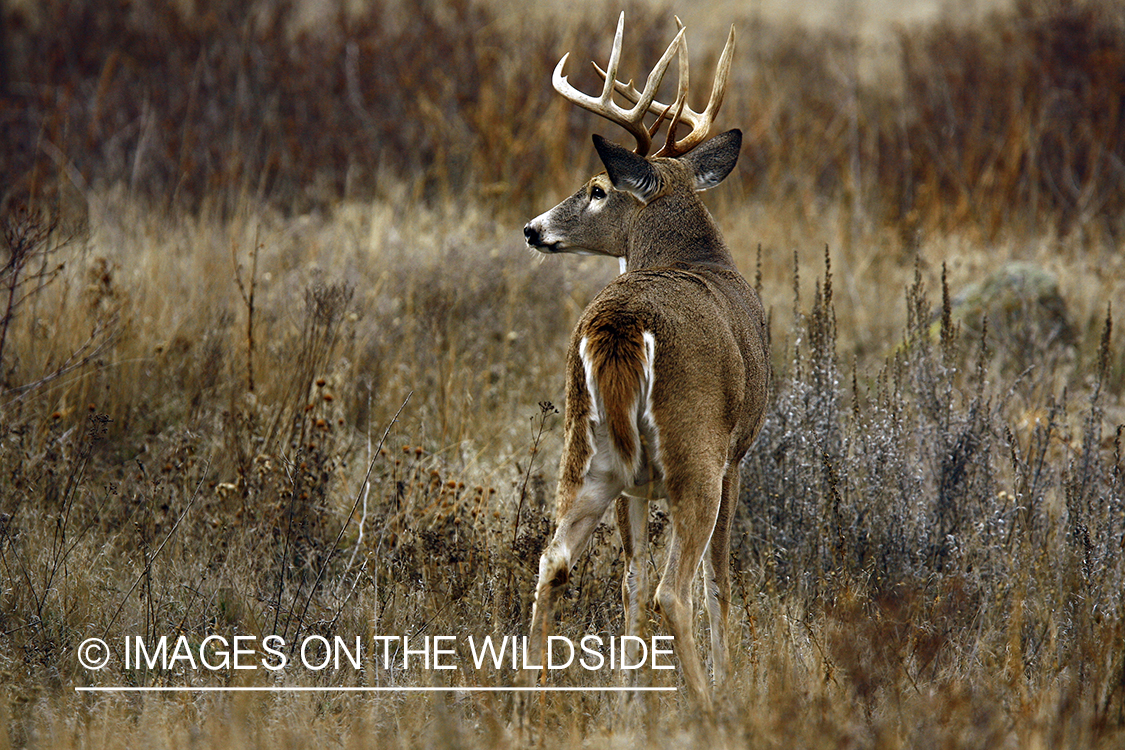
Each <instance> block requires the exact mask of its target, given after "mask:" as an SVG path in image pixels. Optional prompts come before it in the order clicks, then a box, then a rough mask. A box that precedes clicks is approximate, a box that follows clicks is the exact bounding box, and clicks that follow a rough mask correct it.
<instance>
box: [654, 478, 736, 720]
mask: <svg viewBox="0 0 1125 750" xmlns="http://www.w3.org/2000/svg"><path fill="white" fill-rule="evenodd" d="M711 476H713V477H714V478H713V479H708V478H707V475H706V474H705V475H704V477H692V478H690V479H688V480H687V481H683V482H680V483H679V484H680V487H679V488H678V489H674V488H673V487H672V486H671V485H669V487H668V503H669V510H670V515H671V516H672V538H671V541H670V543H669V545H668V557H667V560H666V561H665V564H664V572H663V574H662V576H661V578H660V585H659V586H657V587H656V602H657V605H658V606H659V607H660V611H661V613H662V614H663V615H664V618H665V620H666V621H667V623H668V629H669V630H670V631H671V633H672V636H673V638H674V639H675V651H676V654H677V655H678V656H679V658H680V667H681V669H683V672H684V682H685V683H686V684H687V687H688V691H689V692H690V693H691V695H692V698H693V699H694V700H695V701H696V703H697V704H698V705H699V706H700V707H701V708H702V709H703V710H704V711H707V712H710V710H711V697H710V691H709V690H708V689H707V683H706V681H705V679H704V674H703V665H702V664H701V662H700V660H699V652H698V651H697V650H696V647H695V637H694V635H693V634H692V611H693V609H692V596H691V586H692V581H693V580H694V578H695V573H696V571H697V570H698V568H699V563H700V560H701V559H702V558H703V553H704V552H705V551H706V549H707V545H708V543H709V542H710V539H711V534H712V531H713V530H714V528H715V518H716V515H717V514H718V511H719V505H720V503H721V497H722V479H721V473H720V472H718V471H716V472H713V473H712V474H711Z"/></svg>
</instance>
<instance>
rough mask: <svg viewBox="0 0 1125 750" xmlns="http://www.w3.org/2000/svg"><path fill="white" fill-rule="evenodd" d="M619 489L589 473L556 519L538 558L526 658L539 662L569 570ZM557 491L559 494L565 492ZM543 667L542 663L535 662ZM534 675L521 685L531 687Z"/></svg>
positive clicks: (611, 481)
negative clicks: (537, 580)
mask: <svg viewBox="0 0 1125 750" xmlns="http://www.w3.org/2000/svg"><path fill="white" fill-rule="evenodd" d="M622 489H623V482H621V481H620V480H618V479H615V478H613V477H611V476H609V475H607V474H604V473H601V472H594V471H591V472H590V473H588V474H587V475H586V476H585V477H584V478H583V479H582V481H581V483H580V485H579V487H578V488H577V491H575V493H574V502H573V503H571V504H570V505H569V508H568V509H567V511H566V512H565V513H563V515H562V516H561V517H560V518H559V521H558V526H557V528H556V529H555V535H554V536H553V537H552V538H551V541H550V543H548V545H547V548H546V549H545V550H544V551H543V555H542V557H540V558H539V582H538V584H537V585H536V587H535V604H534V606H533V607H532V609H531V633H530V637H529V639H528V651H527V653H528V656H529V658H532V659H541V658H543V649H544V648H545V646H546V644H547V638H548V637H549V636H550V634H551V626H552V624H553V622H554V604H555V599H556V598H557V597H558V594H559V592H560V591H562V589H563V587H565V585H566V582H567V580H568V579H569V578H570V567H571V565H573V564H574V561H575V560H576V559H577V558H578V556H579V555H580V554H581V553H582V550H583V549H585V548H586V544H587V542H589V541H590V536H591V535H592V534H593V533H594V529H595V528H597V525H598V522H599V521H601V518H602V516H603V515H605V511H606V509H607V508H608V507H609V504H610V502H612V501H613V498H615V497H616V496H617V495H618V493H620V492H621V490H622ZM567 491H568V488H565V487H564V488H561V489H560V492H567ZM539 663H545V662H539ZM534 680H535V676H534V673H532V675H530V677H529V679H528V678H525V681H528V682H531V683H534Z"/></svg>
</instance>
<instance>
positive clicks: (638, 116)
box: [523, 14, 769, 710]
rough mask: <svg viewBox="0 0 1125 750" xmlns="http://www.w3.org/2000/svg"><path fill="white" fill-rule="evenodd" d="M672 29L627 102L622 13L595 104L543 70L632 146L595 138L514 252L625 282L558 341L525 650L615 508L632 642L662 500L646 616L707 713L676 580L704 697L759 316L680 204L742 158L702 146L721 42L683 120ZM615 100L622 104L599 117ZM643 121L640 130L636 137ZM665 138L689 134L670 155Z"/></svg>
mask: <svg viewBox="0 0 1125 750" xmlns="http://www.w3.org/2000/svg"><path fill="white" fill-rule="evenodd" d="M676 22H677V25H678V26H679V27H680V30H679V33H678V34H677V35H676V38H675V39H674V40H673V41H672V43H671V44H670V45H669V47H668V49H667V51H666V52H665V53H664V55H663V57H662V58H661V60H660V62H659V63H658V64H657V66H656V68H654V70H653V71H652V73H651V74H650V75H649V77H648V80H647V82H646V84H645V88H644V91H637V90H636V89H634V88H633V86H632V84H631V82H630V83H629V84H624V83H621V82H620V81H618V80H617V79H616V76H617V67H618V62H619V59H620V55H621V35H622V27H623V24H624V14H622V16H621V19H620V20H619V22H618V25H617V33H616V35H615V37H614V41H613V51H612V53H611V54H610V59H609V65H608V67H607V69H606V70H605V71H602V70H601V69H600V68H598V72H599V74H601V75H602V76H604V78H605V86H604V89H603V91H602V93H601V95H600V96H598V97H591V96H587V95H585V94H582V93H581V92H579V91H577V90H575V89H574V88H573V87H572V86H571V85H570V84H569V83H567V79H566V77H565V76H564V75H563V74H562V71H563V67H564V66H565V64H566V59H567V58H566V57H565V56H564V57H563V58H562V60H561V61H560V62H559V64H558V67H556V68H555V73H554V77H553V84H554V87H555V89H556V90H557V91H558V92H559V93H560V94H562V95H563V96H564V97H565V98H566V99H568V100H569V101H571V102H573V103H575V104H577V105H579V106H581V107H584V108H586V109H588V110H591V111H592V112H595V113H597V114H599V115H601V116H603V117H605V118H607V119H608V120H610V121H611V122H614V123H616V124H618V125H621V126H622V127H624V128H625V129H626V130H627V131H628V132H629V133H631V134H632V135H633V136H634V137H635V139H636V141H637V148H636V151H635V152H630V151H628V150H627V149H625V148H622V147H621V146H617V145H615V144H613V143H610V142H608V141H606V140H605V139H603V138H601V137H599V136H597V135H595V136H594V147H595V148H596V149H597V152H598V155H599V156H600V157H601V160H602V163H603V164H604V165H605V168H606V171H605V172H604V173H602V174H598V175H596V176H595V177H593V178H592V179H591V180H590V181H589V182H587V183H586V184H585V185H584V186H583V187H582V189H580V190H579V191H578V192H577V193H575V194H574V195H572V196H571V197H570V198H567V199H566V200H565V201H563V202H562V203H560V204H559V205H558V206H556V207H554V208H552V209H551V210H550V211H548V212H547V213H545V214H543V215H542V216H539V217H537V218H535V219H533V220H532V221H531V222H530V223H528V224H527V226H526V227H524V235H525V236H526V238H527V243H528V245H529V246H531V247H533V248H535V249H537V250H539V251H540V252H544V253H563V252H571V253H591V254H597V255H608V256H613V257H617V258H620V259H622V261H623V269H624V270H623V273H622V275H621V276H619V277H617V279H616V280H615V281H613V282H612V283H611V284H610V285H609V286H607V287H606V288H605V289H604V290H603V291H602V292H601V293H600V294H598V296H597V297H595V298H594V301H593V302H591V303H590V305H589V307H587V308H586V310H585V312H584V313H583V315H582V318H581V320H579V322H578V325H577V327H576V328H575V329H574V334H573V336H572V337H571V342H570V351H569V353H568V355H567V364H566V418H565V429H566V436H565V445H564V448H563V456H562V462H561V466H560V469H559V484H558V494H557V500H556V503H557V507H556V522H557V527H556V531H555V534H554V537H553V538H552V539H551V541H550V543H549V544H548V546H547V548H546V550H545V551H544V552H543V556H542V558H541V559H540V561H539V581H538V584H537V587H536V592H535V605H534V608H533V610H532V616H531V636H530V639H529V648H528V652H529V653H532V654H540V653H541V652H542V649H543V646H544V644H546V643H547V642H548V640H547V637H548V635H549V631H550V628H551V625H552V617H553V612H552V610H553V607H554V601H555V598H556V596H557V594H558V592H559V591H560V589H561V588H562V587H563V586H564V585H565V584H566V581H567V578H568V576H569V573H570V568H571V565H572V564H573V563H574V562H575V560H576V559H577V557H578V555H579V554H580V553H581V552H582V550H583V549H584V548H585V546H586V543H587V542H588V541H589V539H590V535H591V533H592V532H593V531H594V528H595V527H596V526H597V524H598V523H599V521H600V520H601V518H602V516H603V515H604V514H605V511H606V510H607V509H608V508H609V505H610V503H611V502H613V500H614V499H615V498H616V499H617V522H618V526H619V528H620V532H621V540H622V544H623V547H624V551H625V558H626V574H625V580H624V582H623V585H622V598H623V600H624V606H625V621H626V632H627V634H630V635H638V636H641V635H643V633H642V631H643V629H644V626H645V622H646V619H647V618H646V616H645V614H644V605H645V603H646V602H645V601H644V598H645V596H646V588H647V586H646V583H647V581H646V579H647V574H646V567H645V557H646V555H645V548H646V545H647V543H648V498H650V497H666V498H667V502H668V511H669V515H670V517H671V528H672V535H671V539H670V541H669V544H668V549H667V559H666V561H665V563H664V572H663V573H662V575H661V577H660V583H659V585H658V586H657V589H656V597H655V599H656V605H657V606H658V607H659V609H660V611H661V612H662V613H663V616H664V618H665V621H666V622H667V626H668V628H669V630H670V631H671V634H672V635H673V636H674V639H675V641H674V643H675V646H674V650H675V653H676V655H677V657H678V659H679V662H680V665H681V669H682V670H683V674H684V681H685V683H686V684H687V687H688V689H689V691H690V693H691V695H692V697H693V698H695V699H696V700H697V701H698V704H699V705H701V706H702V707H704V708H705V709H708V710H709V709H710V706H711V699H710V690H708V689H707V686H706V678H705V675H704V670H703V666H702V664H701V662H700V658H699V653H698V651H697V650H696V646H695V639H694V638H693V636H692V620H693V617H692V612H693V608H692V581H693V578H694V575H695V572H696V570H697V569H698V567H699V563H700V560H702V561H703V564H704V571H705V579H704V592H705V596H706V600H707V610H708V615H709V620H710V625H711V656H712V665H713V670H714V677H715V681H716V683H717V684H718V683H721V682H722V681H723V679H724V678H725V676H726V673H727V671H728V655H727V637H726V623H727V613H728V609H729V603H730V574H729V569H728V555H729V546H730V530H731V521H732V519H733V517H734V510H735V503H736V502H738V489H739V463H740V461H741V460H742V457H743V455H745V453H746V451H747V449H748V448H749V447H750V444H751V443H752V442H753V441H754V438H755V437H757V434H758V431H759V429H760V428H761V424H762V415H763V410H764V408H765V403H766V390H767V386H768V380H769V365H768V352H767V332H766V322H765V316H764V314H763V311H762V304H761V301H760V300H759V299H758V295H757V293H756V292H755V291H754V289H753V288H752V287H751V286H750V285H749V284H747V283H746V280H745V279H744V278H743V277H742V276H741V275H740V274H739V273H738V270H737V269H736V268H735V266H734V261H733V259H732V257H731V254H730V251H729V250H728V249H727V246H726V244H725V243H724V242H723V238H722V236H721V235H720V233H719V229H718V227H717V226H716V225H715V222H714V220H713V219H712V218H711V215H710V214H709V213H708V211H707V209H706V208H705V207H704V205H703V203H702V201H700V199H699V197H698V196H697V195H696V193H698V192H699V191H701V190H706V189H707V188H710V187H714V186H715V185H717V184H718V183H719V182H721V181H722V180H723V178H725V177H726V176H727V175H728V174H730V172H731V170H732V169H734V165H735V162H736V161H737V159H738V152H739V147H740V146H741V143H742V134H741V132H740V131H738V130H730V131H727V132H725V133H722V134H720V135H717V136H715V137H714V138H712V139H710V140H707V136H708V131H709V130H710V127H711V122H712V120H713V118H714V116H715V113H716V112H717V111H718V109H719V106H720V105H721V103H722V99H723V94H724V89H725V87H726V81H727V74H728V71H729V69H730V60H731V55H732V53H733V51H734V29H733V28H732V29H731V33H730V36H729V38H728V39H727V44H726V47H725V49H724V50H723V53H722V56H721V57H720V59H719V64H718V70H717V72H716V75H715V82H714V85H713V87H712V90H711V98H710V101H709V102H708V104H707V106H706V108H705V109H704V110H703V112H702V113H697V112H695V111H694V110H692V109H691V108H689V107H688V106H687V104H686V103H685V100H686V95H687V83H688V72H687V49H686V43H685V42H684V38H683V34H684V31H683V26H682V24H680V23H679V19H676ZM677 51H678V53H679V73H680V78H679V87H678V93H677V96H676V100H675V101H674V102H673V103H672V104H671V105H664V104H661V103H660V102H658V101H656V100H655V99H654V97H655V95H656V90H657V88H658V87H659V85H660V81H661V79H662V77H663V75H664V72H665V70H666V69H667V68H668V65H669V63H670V61H671V59H672V56H673V55H674V54H675V53H676V52H677ZM595 67H596V66H595ZM615 94H617V95H620V97H621V98H623V99H625V100H627V101H628V102H629V104H630V105H631V106H630V107H628V108H626V107H623V106H621V105H620V104H618V103H617V102H615V101H614V96H615ZM646 115H652V116H654V117H655V118H656V120H655V122H653V123H652V124H651V125H645V123H644V117H645V116H646ZM663 122H668V123H669V126H670V127H669V132H668V136H667V139H666V141H665V143H664V145H663V147H662V148H661V149H660V151H659V152H658V153H656V154H655V155H654V156H652V157H648V158H646V154H647V153H648V151H649V148H650V146H651V144H652V139H653V136H654V135H655V134H656V131H657V129H658V128H659V127H660V126H661V124H662V123H663ZM680 123H687V124H688V125H690V127H691V130H690V132H689V133H688V134H687V135H686V136H684V138H682V139H679V140H677V139H676V127H677V125H679V124H680ZM534 679H535V678H534V674H533V675H532V676H531V677H526V676H525V677H524V678H523V680H524V682H527V681H531V680H534Z"/></svg>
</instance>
